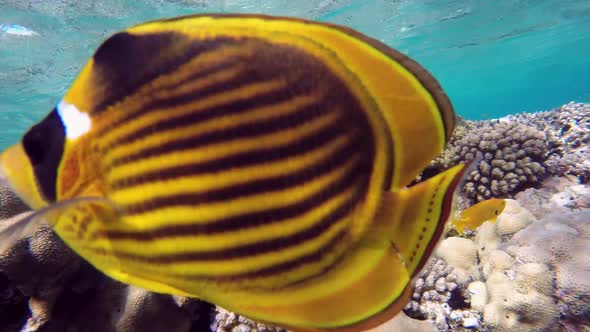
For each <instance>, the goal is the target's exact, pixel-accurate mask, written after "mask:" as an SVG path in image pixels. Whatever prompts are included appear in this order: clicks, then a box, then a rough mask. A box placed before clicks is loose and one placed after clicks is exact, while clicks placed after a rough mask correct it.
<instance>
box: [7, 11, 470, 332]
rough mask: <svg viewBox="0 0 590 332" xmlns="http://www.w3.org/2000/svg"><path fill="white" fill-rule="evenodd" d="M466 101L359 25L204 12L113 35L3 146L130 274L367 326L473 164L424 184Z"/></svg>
mask: <svg viewBox="0 0 590 332" xmlns="http://www.w3.org/2000/svg"><path fill="white" fill-rule="evenodd" d="M453 120H454V113H453V110H452V107H451V104H450V102H449V100H448V98H447V97H446V95H445V94H444V92H443V91H442V89H441V88H440V86H439V84H438V83H437V82H436V80H435V79H434V78H433V77H432V76H431V75H430V74H429V73H428V72H427V71H426V70H424V69H423V68H422V67H420V65H418V64H417V63H416V62H414V61H412V60H411V59H409V58H408V57H406V56H404V55H402V54H401V53H399V52H397V51H395V50H393V49H391V48H389V47H388V46H386V45H384V44H382V43H381V42H379V41H377V40H374V39H371V38H369V37H367V36H364V35H362V34H361V33H359V32H356V31H353V30H351V29H349V28H346V27H342V26H337V25H332V24H327V23H317V22H311V21H306V20H303V19H294V18H284V17H270V16H257V15H197V16H189V17H180V18H173V19H167V20H159V21H153V22H148V23H144V24H141V25H138V26H134V27H131V28H129V29H127V30H125V31H123V32H120V33H117V34H115V35H113V36H111V37H110V38H108V39H107V40H106V41H105V42H104V43H103V44H102V45H101V46H100V47H99V48H98V49H97V50H96V52H95V54H94V55H93V56H92V57H91V59H90V60H89V61H88V63H87V64H86V66H85V67H84V68H83V69H82V71H81V73H80V74H79V76H78V77H77V78H76V80H75V81H74V83H73V84H72V86H71V88H70V89H69V90H68V91H67V93H66V94H65V96H64V97H63V99H62V100H61V101H60V102H59V103H57V105H56V106H55V107H54V108H53V110H52V111H51V112H50V113H49V115H47V117H46V118H44V119H43V120H42V121H41V122H39V123H38V124H36V125H35V126H33V127H32V128H31V129H30V130H29V131H28V132H27V133H26V134H25V135H24V137H23V139H22V141H21V142H20V143H19V144H17V145H15V146H13V147H11V148H9V149H8V150H6V151H5V152H4V153H3V154H2V155H1V157H0V158H1V165H2V169H3V172H4V174H5V176H6V177H7V179H8V180H9V182H10V183H11V185H12V187H13V189H14V190H15V192H16V193H17V194H18V195H19V196H20V197H21V198H22V199H23V200H24V201H25V202H27V203H28V204H29V205H30V206H31V207H32V208H34V209H37V210H38V212H37V213H36V214H35V215H37V216H38V217H39V218H28V219H27V222H25V223H30V222H32V220H39V219H41V217H43V219H45V220H47V221H48V222H50V223H51V224H52V225H53V227H54V229H55V232H56V233H57V234H58V235H59V236H60V237H61V238H62V239H63V240H64V241H65V242H66V243H67V244H68V245H69V246H70V247H71V248H72V249H73V250H75V251H76V252H77V253H78V254H79V255H80V256H82V257H83V258H84V259H86V260H87V261H88V262H90V263H91V264H92V265H94V266H95V267H96V268H97V269H99V270H100V271H102V272H104V273H105V274H106V275H108V276H110V277H112V278H114V279H116V280H119V281H122V282H125V283H129V284H133V285H136V286H139V287H143V288H145V289H148V290H151V291H155V292H160V293H169V294H177V295H183V296H191V297H197V298H200V299H203V300H205V301H208V302H212V303H215V304H217V305H220V306H222V307H225V308H226V309H228V310H231V311H235V312H238V313H241V314H243V315H246V316H248V317H251V318H253V319H257V320H260V321H265V322H270V323H274V324H277V325H281V326H285V327H287V328H289V329H291V330H293V331H361V330H364V329H366V328H370V327H372V326H376V325H378V324H380V323H382V322H384V321H386V320H388V319H390V318H391V317H392V316H393V315H395V314H396V313H397V312H399V311H400V310H401V309H402V308H403V307H404V305H405V304H406V301H408V298H409V295H410V293H411V286H409V284H410V281H411V279H412V278H413V277H414V276H415V275H416V274H417V273H418V272H419V270H420V269H421V267H422V266H423V265H424V264H425V262H426V260H427V259H428V257H429V256H430V254H431V252H432V250H433V248H434V246H435V244H436V243H437V242H438V240H439V238H440V236H441V233H442V231H443V229H444V225H445V223H446V221H447V220H448V218H449V213H450V211H451V208H452V204H453V196H454V192H455V189H456V187H457V186H458V185H459V183H460V180H461V179H462V174H463V173H464V168H465V166H464V165H459V166H456V167H454V168H452V169H449V170H447V171H445V172H443V173H441V174H438V175H436V176H434V177H432V178H430V179H428V180H426V181H423V182H421V183H419V184H416V185H413V186H411V187H407V186H408V185H409V184H410V183H411V182H412V180H413V179H414V178H415V177H416V176H417V175H418V173H420V172H421V170H422V169H423V168H425V167H426V166H427V165H428V163H429V162H430V160H432V159H433V158H435V157H436V156H437V155H438V154H439V153H440V152H441V150H442V149H443V146H444V145H445V143H446V142H447V140H448V139H449V136H450V134H451V132H452V130H453V126H454V123H453ZM15 234H18V229H14V228H12V229H11V232H10V234H6V233H4V234H3V235H2V239H0V240H2V241H4V242H5V243H7V242H8V241H11V240H13V238H15V237H16V235H15Z"/></svg>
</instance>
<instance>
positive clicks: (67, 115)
mask: <svg viewBox="0 0 590 332" xmlns="http://www.w3.org/2000/svg"><path fill="white" fill-rule="evenodd" d="M56 108H57V114H58V115H59V117H60V119H61V122H62V123H63V125H64V127H65V128H66V137H67V138H68V139H76V138H78V137H80V136H82V135H84V134H86V133H87V132H88V131H89V130H90V127H91V126H92V121H91V120H90V117H89V116H88V114H86V113H82V112H80V110H79V109H78V108H77V107H76V106H74V105H72V104H68V103H66V102H65V101H63V100H62V101H60V102H59V104H58V105H57V107H56Z"/></svg>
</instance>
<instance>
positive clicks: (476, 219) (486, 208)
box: [453, 198, 506, 234]
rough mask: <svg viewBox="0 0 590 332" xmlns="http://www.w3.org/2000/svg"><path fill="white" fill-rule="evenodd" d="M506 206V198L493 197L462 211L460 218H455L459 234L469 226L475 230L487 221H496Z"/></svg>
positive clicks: (454, 221) (454, 222)
mask: <svg viewBox="0 0 590 332" xmlns="http://www.w3.org/2000/svg"><path fill="white" fill-rule="evenodd" d="M505 207H506V200H504V199H500V198H492V199H488V200H485V201H482V202H479V203H477V204H475V205H473V206H471V207H470V208H468V209H466V210H465V211H463V212H461V215H460V216H459V218H457V219H455V220H453V224H454V225H455V227H456V228H457V232H458V233H459V234H461V233H463V231H464V230H465V229H466V228H467V229H469V230H474V229H476V228H477V227H479V226H481V224H483V223H484V222H486V221H490V222H495V221H496V219H497V218H498V216H499V215H500V213H502V211H504V208H505Z"/></svg>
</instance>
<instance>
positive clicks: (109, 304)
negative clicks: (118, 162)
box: [0, 0, 590, 332]
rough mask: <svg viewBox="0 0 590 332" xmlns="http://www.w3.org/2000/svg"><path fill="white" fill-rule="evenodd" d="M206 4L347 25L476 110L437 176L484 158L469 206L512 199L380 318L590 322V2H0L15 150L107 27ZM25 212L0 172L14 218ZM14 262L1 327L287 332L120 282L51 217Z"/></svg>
mask: <svg viewBox="0 0 590 332" xmlns="http://www.w3.org/2000/svg"><path fill="white" fill-rule="evenodd" d="M205 12H218V13H219V12H221V13H234V12H243V13H265V14H273V15H288V16H299V17H305V18H309V19H314V20H319V21H326V22H332V23H338V24H343V25H346V26H349V27H352V28H355V29H357V30H359V31H361V32H363V33H365V34H367V35H369V36H372V37H374V38H376V39H378V40H380V41H382V42H384V43H386V44H388V45H389V46H392V47H394V48H396V49H398V50H400V51H402V52H403V53H405V54H407V55H409V56H410V57H412V58H413V59H415V60H416V61H418V62H419V63H420V64H422V65H423V66H424V67H425V68H426V69H428V70H429V71H430V72H431V73H432V74H433V75H434V76H435V77H436V78H437V79H438V80H439V82H440V83H441V85H442V86H443V88H444V90H445V92H446V93H447V94H448V95H449V97H450V99H451V101H452V103H453V105H454V107H455V110H456V112H457V114H458V115H459V116H460V117H462V118H463V119H464V121H460V122H459V124H458V129H457V131H456V133H455V136H454V137H453V138H452V140H451V142H450V143H449V145H448V147H447V149H446V150H445V152H444V153H443V154H442V156H441V157H439V158H438V159H436V160H435V161H434V162H433V163H432V164H431V166H430V167H429V169H427V170H426V172H425V173H424V175H429V174H435V173H438V172H440V171H442V170H445V169H448V168H449V167H452V166H454V165H456V164H458V163H460V162H464V161H466V160H472V159H474V158H477V159H478V164H477V165H476V166H477V167H476V168H475V169H474V170H473V171H472V173H471V174H470V175H469V177H468V178H467V180H466V182H465V185H464V188H462V190H461V199H460V201H461V204H462V205H461V207H462V208H466V207H468V206H471V205H473V204H476V203H477V202H481V201H485V200H486V199H490V198H503V199H506V200H507V206H506V208H505V210H504V212H503V213H502V214H501V215H500V217H498V220H497V221H495V222H494V223H491V222H486V223H483V225H481V226H480V227H479V228H478V229H477V230H471V231H467V232H466V233H464V234H461V233H459V232H457V230H456V229H454V228H453V227H452V226H450V230H449V232H448V234H447V236H446V239H444V240H443V241H441V244H440V246H439V248H438V249H437V251H436V253H435V255H434V256H435V257H434V259H433V260H432V261H431V263H430V264H429V265H428V266H427V267H426V268H425V269H424V271H423V272H422V273H421V274H420V275H419V276H418V278H416V281H415V282H416V283H415V288H414V290H413V294H412V297H411V301H410V302H409V303H408V305H407V306H406V307H405V308H404V311H403V313H400V314H399V315H398V316H397V318H396V319H394V320H392V321H391V322H390V323H389V324H387V325H385V326H383V327H381V328H379V329H375V330H374V332H390V331H398V330H399V331H588V330H590V318H589V317H590V256H589V255H587V252H589V251H590V187H589V186H588V182H589V181H590V104H589V103H588V102H589V101H590V1H586V0H577V1H567V0H563V1H559V0H537V1H525V0H515V1H485V0H464V1H453V0H444V1H435V0H427V1H417V0H399V1H387V0H341V1H339V0H317V1H302V0H299V1H294V0H276V1H271V0H262V1H254V0H225V1H224V0H153V1H132V0H125V1H123V0H104V1H90V0H84V1H78V0H63V1H57V0H0V129H1V132H2V135H0V150H2V149H4V148H6V147H7V146H9V145H11V144H14V143H16V142H17V141H18V140H19V139H20V137H21V136H22V134H23V133H24V132H25V131H26V130H27V129H28V128H29V127H30V126H31V125H33V124H34V123H36V122H37V121H39V120H40V119H41V118H43V117H44V116H45V115H46V114H47V112H48V111H49V110H50V109H51V108H52V107H53V106H54V105H55V103H56V102H57V101H59V100H60V99H61V97H62V95H63V94H64V93H65V91H66V90H67V89H68V88H69V86H70V85H71V83H72V81H73V79H74V78H75V77H76V75H77V74H78V72H79V70H80V69H81V68H82V66H83V65H84V64H85V63H86V61H87V59H88V57H90V56H91V55H92V53H93V52H94V51H95V49H96V47H97V46H98V45H99V44H100V43H101V42H102V41H103V40H104V39H105V38H107V37H108V36H109V35H111V34H112V33H114V32H117V31H120V30H122V29H124V28H126V27H128V26H129V25H133V24H137V23H141V22H144V21H146V20H151V19H159V18H163V17H172V16H178V15H188V14H194V13H205ZM570 101H573V102H570ZM26 210H27V207H25V206H24V205H23V204H22V202H20V201H19V200H18V199H17V198H16V197H15V196H14V194H13V193H12V192H11V191H10V189H9V188H8V187H7V186H6V184H5V183H4V182H3V181H0V219H1V220H2V223H3V224H2V223H0V230H1V229H2V228H3V225H10V224H11V222H14V221H15V220H17V219H18V218H19V216H22V214H20V213H22V212H24V211H26ZM15 218H16V219H15ZM0 271H1V272H2V273H0V332H3V331H66V330H68V331H129V332H135V331H167V332H168V331H171V332H189V331H190V332H203V331H214V332H230V331H231V332H234V331H239V332H242V331H252V332H271V331H272V332H274V331H284V330H282V329H279V328H274V327H271V326H267V325H262V324H259V323H256V322H253V321H251V320H249V319H247V318H245V317H242V316H239V315H237V314H234V313H230V312H227V311H225V310H224V309H222V308H215V307H214V306H212V305H210V304H207V303H204V302H200V301H198V300H192V299H188V298H183V297H178V296H169V295H162V294H154V293H151V292H147V291H145V290H142V289H139V288H136V287H132V286H126V285H122V284H120V283H118V282H115V281H113V280H111V279H108V278H106V277H104V276H103V275H102V274H100V273H98V272H97V271H95V270H94V269H93V268H92V267H91V266H90V265H88V264H87V263H85V262H84V261H82V260H81V259H80V257H78V256H77V255H76V254H75V253H73V252H72V251H71V250H70V249H69V248H68V247H67V246H65V245H64V244H63V243H62V242H61V240H59V238H57V237H56V236H55V234H54V233H53V232H52V231H51V229H50V228H49V227H40V228H39V229H38V230H36V231H35V232H34V233H33V234H32V235H31V236H30V237H29V238H27V239H26V241H25V244H23V243H20V244H19V245H18V246H17V247H16V248H11V249H10V250H9V251H7V252H0Z"/></svg>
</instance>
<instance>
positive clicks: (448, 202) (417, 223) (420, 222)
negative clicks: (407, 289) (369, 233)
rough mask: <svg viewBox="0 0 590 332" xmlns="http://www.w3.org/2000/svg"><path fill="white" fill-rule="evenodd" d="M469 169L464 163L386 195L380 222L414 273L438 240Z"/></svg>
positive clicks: (423, 262) (379, 216) (418, 269)
mask: <svg viewBox="0 0 590 332" xmlns="http://www.w3.org/2000/svg"><path fill="white" fill-rule="evenodd" d="M467 168H468V167H467V165H465V164H461V165H458V166H455V167H453V168H451V169H449V170H447V171H445V172H443V173H440V174H438V175H436V176H434V177H432V178H430V179H428V180H426V181H423V182H420V183H418V184H416V185H414V186H412V187H409V188H406V189H402V190H401V191H399V192H391V193H386V194H384V196H383V200H382V202H381V204H382V205H381V208H380V211H379V213H378V219H379V220H377V223H378V224H381V225H384V227H386V228H387V232H388V236H389V241H390V244H391V245H392V246H394V247H395V249H396V250H397V251H398V252H399V254H400V256H401V258H402V260H403V261H404V262H405V264H406V268H407V269H408V271H409V272H410V274H411V275H412V276H415V275H416V274H417V273H418V272H419V271H420V269H421V268H422V267H423V266H424V264H425V263H426V261H427V260H428V258H429V257H430V255H431V253H432V251H433V250H434V247H435V246H436V244H437V243H438V241H439V239H440V237H441V235H442V233H443V231H444V228H445V224H446V223H447V221H448V219H449V217H450V216H451V211H452V208H453V200H454V199H453V198H454V195H455V191H456V189H457V187H458V186H459V185H460V184H461V182H462V178H463V174H465V170H466V169H467ZM378 228H379V227H378ZM381 230H383V228H381Z"/></svg>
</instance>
